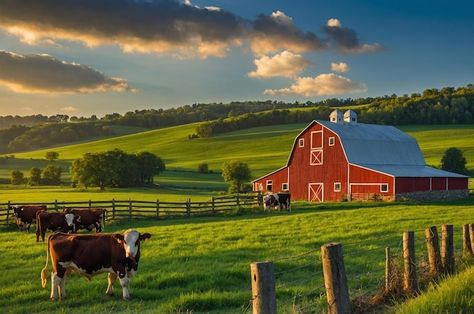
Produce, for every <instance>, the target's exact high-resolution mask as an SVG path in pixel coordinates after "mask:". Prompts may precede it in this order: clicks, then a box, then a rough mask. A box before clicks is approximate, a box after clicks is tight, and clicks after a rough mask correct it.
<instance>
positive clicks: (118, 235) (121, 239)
mask: <svg viewBox="0 0 474 314" xmlns="http://www.w3.org/2000/svg"><path fill="white" fill-rule="evenodd" d="M114 238H115V239H117V240H119V241H125V238H124V237H123V234H120V233H115V234H114Z"/></svg>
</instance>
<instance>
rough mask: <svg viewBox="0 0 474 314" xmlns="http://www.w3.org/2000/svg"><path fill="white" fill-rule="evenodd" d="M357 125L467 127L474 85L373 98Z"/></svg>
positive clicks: (218, 126)
mask: <svg viewBox="0 0 474 314" xmlns="http://www.w3.org/2000/svg"><path fill="white" fill-rule="evenodd" d="M332 110H334V108H333V107H329V106H319V107H315V108H314V109H312V110H308V109H305V110H302V109H293V110H289V109H281V110H271V111H266V112H259V113H248V114H244V115H240V116H237V117H228V118H221V119H217V120H214V121H208V122H203V123H201V124H199V125H198V126H197V127H196V132H195V134H191V135H189V138H194V137H211V136H213V135H215V134H220V133H225V132H231V131H235V130H241V129H245V128H250V127H256V126H267V125H276V124H287V123H303V122H309V121H312V120H315V119H316V120H317V119H321V120H327V119H328V116H329V113H330V112H331V111H332ZM354 110H355V111H356V112H357V113H358V120H359V122H363V123H373V124H389V125H406V124H467V123H473V122H474V85H472V84H470V85H468V86H466V87H460V88H458V89H454V88H450V87H449V88H443V89H441V90H437V89H428V90H425V91H424V92H423V94H412V95H411V96H408V95H404V96H401V97H398V96H396V95H393V96H390V97H383V98H376V99H374V100H373V102H372V103H370V105H367V106H362V107H359V108H355V109H354Z"/></svg>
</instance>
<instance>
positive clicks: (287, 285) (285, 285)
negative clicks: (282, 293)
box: [276, 270, 323, 289]
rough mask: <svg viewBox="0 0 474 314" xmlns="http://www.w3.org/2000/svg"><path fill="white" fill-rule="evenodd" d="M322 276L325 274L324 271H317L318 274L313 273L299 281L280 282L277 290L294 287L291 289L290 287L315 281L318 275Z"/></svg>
mask: <svg viewBox="0 0 474 314" xmlns="http://www.w3.org/2000/svg"><path fill="white" fill-rule="evenodd" d="M322 274H323V271H322V270H320V271H317V272H311V273H310V274H305V275H306V277H305V278H298V279H294V280H289V281H288V280H287V281H283V282H280V283H278V284H277V286H276V288H277V289H284V288H293V287H290V285H294V284H301V283H307V282H310V281H314V280H315V277H316V276H317V275H322Z"/></svg>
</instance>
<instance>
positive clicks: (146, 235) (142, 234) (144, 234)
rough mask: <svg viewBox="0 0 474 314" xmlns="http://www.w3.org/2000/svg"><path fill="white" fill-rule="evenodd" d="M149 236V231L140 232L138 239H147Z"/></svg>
mask: <svg viewBox="0 0 474 314" xmlns="http://www.w3.org/2000/svg"><path fill="white" fill-rule="evenodd" d="M149 238H151V234H149V233H141V234H140V240H141V241H145V240H146V239H149Z"/></svg>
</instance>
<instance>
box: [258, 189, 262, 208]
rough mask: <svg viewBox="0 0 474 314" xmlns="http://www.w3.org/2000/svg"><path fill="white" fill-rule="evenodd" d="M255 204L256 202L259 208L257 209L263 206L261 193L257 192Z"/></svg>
mask: <svg viewBox="0 0 474 314" xmlns="http://www.w3.org/2000/svg"><path fill="white" fill-rule="evenodd" d="M257 202H258V206H259V207H262V206H263V196H262V191H258V194H257Z"/></svg>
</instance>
